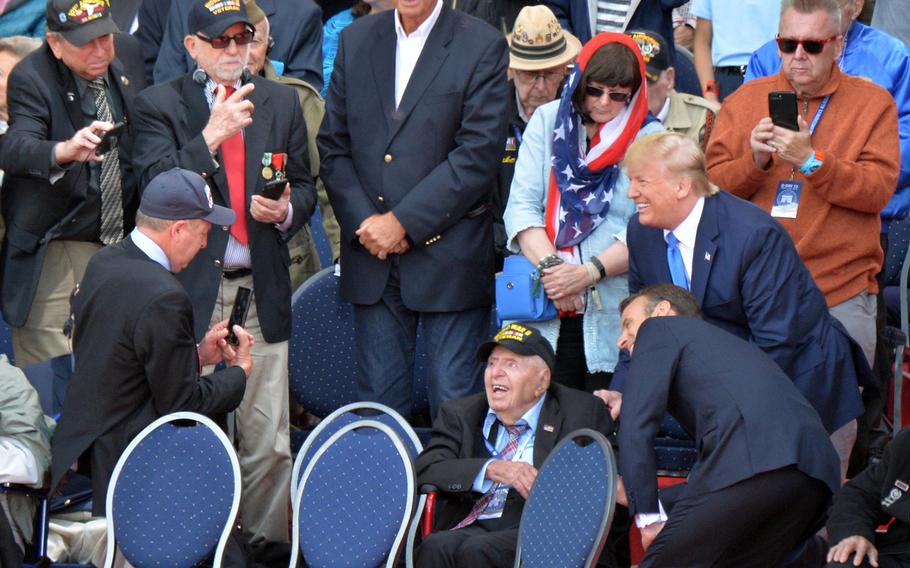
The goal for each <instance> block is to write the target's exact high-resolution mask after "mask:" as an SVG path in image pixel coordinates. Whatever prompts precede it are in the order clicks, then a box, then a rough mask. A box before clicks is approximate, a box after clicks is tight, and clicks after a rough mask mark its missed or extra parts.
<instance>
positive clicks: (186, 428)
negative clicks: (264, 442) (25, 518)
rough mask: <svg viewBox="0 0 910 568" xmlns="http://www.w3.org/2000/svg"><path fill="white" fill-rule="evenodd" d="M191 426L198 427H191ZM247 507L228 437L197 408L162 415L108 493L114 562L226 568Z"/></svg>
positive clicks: (139, 567)
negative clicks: (206, 563) (208, 563)
mask: <svg viewBox="0 0 910 568" xmlns="http://www.w3.org/2000/svg"><path fill="white" fill-rule="evenodd" d="M187 424H191V425H187ZM239 504H240V464H239V462H238V461H237V455H236V454H235V453H234V448H233V447H232V446H231V444H230V441H229V440H228V438H227V436H225V434H224V433H223V432H222V431H221V430H220V429H219V428H218V426H216V425H215V423H214V422H212V421H211V420H210V419H208V418H206V417H205V416H202V415H200V414H196V413H193V412H176V413H173V414H168V415H167V416H162V417H161V418H159V419H158V420H155V421H154V422H152V423H151V424H149V425H148V426H147V427H146V428H145V429H144V430H142V432H140V433H139V434H138V435H137V436H136V437H135V438H134V439H133V441H132V442H130V444H129V446H127V448H126V450H125V451H124V452H123V454H122V455H121V456H120V459H119V460H118V461H117V465H116V467H115V468H114V472H113V475H112V477H111V482H110V486H109V487H108V491H107V514H108V530H107V559H106V563H105V566H107V567H110V566H111V565H112V562H113V559H114V551H115V544H116V545H117V546H119V547H120V550H121V551H122V552H123V555H124V556H125V557H126V559H127V560H128V561H129V562H130V564H132V565H133V566H135V567H136V568H143V567H145V566H168V567H170V568H182V567H186V568H190V567H192V566H196V565H197V564H199V563H200V562H202V561H203V560H205V559H206V558H209V557H210V556H211V555H212V553H213V552H214V554H215V559H214V563H213V566H215V567H216V568H218V567H220V566H221V559H222V555H223V554H224V546H225V543H226V542H227V538H228V535H229V534H230V532H231V527H232V525H233V522H234V518H235V517H236V516H237V508H238V506H239Z"/></svg>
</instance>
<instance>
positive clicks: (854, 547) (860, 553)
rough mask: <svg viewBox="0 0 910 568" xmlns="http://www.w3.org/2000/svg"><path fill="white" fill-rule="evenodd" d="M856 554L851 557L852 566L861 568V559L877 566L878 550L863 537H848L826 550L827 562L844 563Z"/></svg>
mask: <svg viewBox="0 0 910 568" xmlns="http://www.w3.org/2000/svg"><path fill="white" fill-rule="evenodd" d="M853 553H856V556H854V557H853V565H854V566H861V565H862V564H863V558H865V557H867V556H868V557H869V564H871V565H872V566H875V567H877V566H878V550H876V548H875V545H874V544H872V543H871V542H869V540H868V539H867V538H865V537H862V536H859V535H855V536H848V537H847V538H845V539H843V540H842V541H840V542H839V543H837V544H835V545H834V546H832V547H831V549H830V550H828V559H827V562H846V561H847V560H849V559H850V555H851V554H853Z"/></svg>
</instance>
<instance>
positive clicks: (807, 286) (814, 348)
mask: <svg viewBox="0 0 910 568" xmlns="http://www.w3.org/2000/svg"><path fill="white" fill-rule="evenodd" d="M628 245H629V292H630V293H635V292H637V291H639V290H641V289H642V288H644V287H645V286H650V285H652V284H662V283H672V281H673V280H672V278H671V277H670V268H669V266H668V264H667V245H666V241H664V236H663V230H661V229H657V228H651V227H645V226H642V225H641V223H639V221H638V215H635V216H634V217H632V219H631V221H629V230H628ZM691 292H692V294H693V295H694V296H695V298H696V299H697V300H698V303H699V305H700V306H701V309H702V312H703V313H704V318H705V320H706V321H708V322H710V323H712V324H714V325H716V326H718V327H720V328H722V329H724V330H726V331H728V332H730V333H732V334H734V335H737V336H739V337H741V338H743V339H745V340H747V341H750V342H751V343H754V344H755V345H757V346H758V347H760V348H761V349H762V350H763V351H764V352H765V353H767V354H768V355H770V356H771V358H772V359H774V361H775V362H776V363H777V364H778V365H779V366H780V367H781V369H783V370H784V372H786V373H787V375H788V376H789V377H790V379H792V380H793V382H794V384H796V387H797V389H799V391H800V392H801V393H802V394H803V396H805V397H806V398H807V399H808V400H809V402H811V403H812V405H813V406H814V407H815V409H816V410H818V413H819V415H820V416H821V418H822V422H823V423H824V424H825V427H826V428H827V429H828V431H829V432H833V431H834V430H836V429H837V428H839V427H840V426H843V425H844V424H846V423H847V422H849V421H850V420H852V419H854V418H856V417H857V416H859V415H860V414H861V413H862V411H863V403H862V400H861V398H860V394H859V384H861V383H865V382H866V381H867V380H868V379H869V374H870V371H869V368H868V367H869V366H868V364H867V363H866V360H865V356H864V355H863V354H862V351H861V350H860V348H859V346H858V345H856V343H855V342H854V341H853V340H852V339H851V338H850V336H849V334H848V333H847V331H846V329H844V327H843V326H842V325H841V324H840V322H838V321H837V320H836V319H834V317H833V316H831V315H830V314H829V313H828V307H827V305H826V304H825V298H824V296H823V295H822V293H821V292H820V291H819V289H818V287H816V285H815V281H814V280H812V276H811V275H810V274H809V271H808V270H807V269H806V267H805V265H804V264H803V262H802V259H800V257H799V254H798V253H797V252H796V248H795V247H794V246H793V241H792V240H791V239H790V236H789V235H788V234H787V232H786V231H785V230H784V229H783V228H782V227H781V226H780V224H778V223H777V222H776V221H775V220H774V219H773V218H771V216H770V215H768V214H767V213H766V212H764V211H762V210H761V209H759V208H758V207H756V206H754V205H752V204H751V203H748V202H746V201H743V200H742V199H739V198H738V197H734V196H733V195H731V194H729V193H727V192H724V191H721V192H720V193H718V194H716V195H714V196H711V197H707V198H705V207H704V211H703V212H702V217H701V221H700V222H699V224H698V235H697V237H696V241H695V253H694V256H693V263H692V282H691ZM614 388H616V387H614Z"/></svg>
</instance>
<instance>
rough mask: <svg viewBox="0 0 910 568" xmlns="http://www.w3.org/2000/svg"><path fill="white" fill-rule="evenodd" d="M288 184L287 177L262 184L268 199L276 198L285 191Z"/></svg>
mask: <svg viewBox="0 0 910 568" xmlns="http://www.w3.org/2000/svg"><path fill="white" fill-rule="evenodd" d="M287 184H288V180H286V179H273V180H272V181H270V182H267V183H266V184H265V185H263V186H262V193H260V195H262V196H263V197H265V198H266V199H272V200H276V199H278V198H280V197H281V194H282V193H284V188H285V186H286V185H287Z"/></svg>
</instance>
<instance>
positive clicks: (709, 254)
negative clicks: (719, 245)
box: [705, 252, 711, 262]
mask: <svg viewBox="0 0 910 568" xmlns="http://www.w3.org/2000/svg"><path fill="white" fill-rule="evenodd" d="M705 260H706V261H708V262H711V253H710V252H706V253H705Z"/></svg>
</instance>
